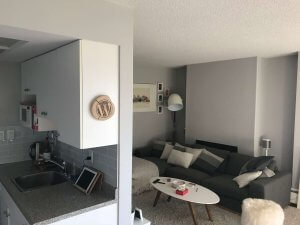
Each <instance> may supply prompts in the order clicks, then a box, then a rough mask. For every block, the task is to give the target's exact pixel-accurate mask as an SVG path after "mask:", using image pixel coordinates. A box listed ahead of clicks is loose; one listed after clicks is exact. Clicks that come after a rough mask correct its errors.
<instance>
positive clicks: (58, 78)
mask: <svg viewBox="0 0 300 225" xmlns="http://www.w3.org/2000/svg"><path fill="white" fill-rule="evenodd" d="M28 74H30V75H28ZM25 75H28V77H29V78H28V79H27V78H25V77H24V76H25ZM23 82H24V84H23ZM25 82H26V83H29V84H32V86H30V85H26V83H25ZM118 83H119V48H118V46H116V45H111V44H105V43H99V42H93V41H87V40H78V41H75V42H73V43H71V44H68V45H65V46H63V47H61V48H58V49H55V50H53V51H51V52H49V53H46V54H44V55H41V56H38V57H36V58H33V59H31V60H29V61H26V62H24V63H22V88H24V87H25V86H28V87H30V89H31V90H32V91H31V93H34V94H35V95H36V104H37V111H38V116H40V117H42V118H46V119H48V120H49V121H51V123H52V124H53V129H55V130H57V131H58V132H59V134H60V136H59V140H60V141H62V142H64V143H66V144H69V145H72V146H74V147H77V148H80V149H86V148H93V147H100V146H107V145H113V144H117V142H118V106H119V102H118V93H119V91H118V88H119V87H118ZM100 95H108V96H109V97H110V99H111V100H112V102H113V104H114V106H115V113H114V115H113V116H112V117H111V118H110V119H108V120H105V121H98V120H96V119H94V118H93V117H92V115H91V113H90V108H91V103H92V101H93V100H94V99H95V98H96V97H98V96H100Z"/></svg>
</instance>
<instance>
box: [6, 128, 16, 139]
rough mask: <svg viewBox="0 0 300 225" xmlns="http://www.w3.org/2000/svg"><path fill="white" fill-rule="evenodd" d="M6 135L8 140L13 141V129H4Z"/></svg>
mask: <svg viewBox="0 0 300 225" xmlns="http://www.w3.org/2000/svg"><path fill="white" fill-rule="evenodd" d="M6 137H7V140H8V141H14V140H15V131H14V130H7V131H6Z"/></svg>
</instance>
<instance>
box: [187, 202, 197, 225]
mask: <svg viewBox="0 0 300 225" xmlns="http://www.w3.org/2000/svg"><path fill="white" fill-rule="evenodd" d="M188 205H189V208H190V211H191V214H192V217H193V221H194V224H195V225H198V223H197V220H196V216H195V213H194V209H193V206H192V203H190V202H188Z"/></svg>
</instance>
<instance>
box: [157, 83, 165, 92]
mask: <svg viewBox="0 0 300 225" xmlns="http://www.w3.org/2000/svg"><path fill="white" fill-rule="evenodd" d="M163 90H164V84H163V83H161V82H159V83H157V91H163Z"/></svg>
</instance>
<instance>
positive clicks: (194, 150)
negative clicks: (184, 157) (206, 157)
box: [186, 148, 204, 165]
mask: <svg viewBox="0 0 300 225" xmlns="http://www.w3.org/2000/svg"><path fill="white" fill-rule="evenodd" d="M203 150H204V149H197V148H186V152H187V153H191V154H193V159H192V162H191V165H192V164H193V163H194V162H195V161H196V160H197V159H198V157H199V155H200V154H201V152H202V151H203Z"/></svg>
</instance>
